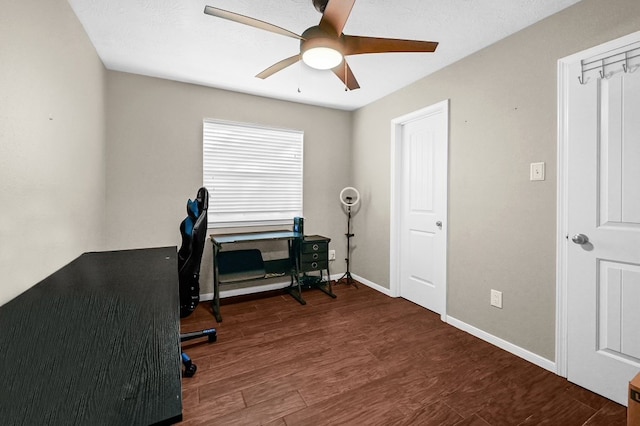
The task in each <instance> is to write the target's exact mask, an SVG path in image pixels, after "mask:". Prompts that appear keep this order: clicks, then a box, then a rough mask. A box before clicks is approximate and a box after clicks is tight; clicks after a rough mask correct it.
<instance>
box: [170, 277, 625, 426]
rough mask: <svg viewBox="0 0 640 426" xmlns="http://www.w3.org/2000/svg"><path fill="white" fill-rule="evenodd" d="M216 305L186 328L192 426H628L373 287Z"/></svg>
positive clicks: (204, 307) (619, 412) (573, 391)
mask: <svg viewBox="0 0 640 426" xmlns="http://www.w3.org/2000/svg"><path fill="white" fill-rule="evenodd" d="M334 292H335V293H336V294H337V296H338V297H337V299H331V298H330V297H328V296H327V295H325V294H323V293H321V292H320V291H318V290H310V291H307V292H305V293H304V298H305V299H306V300H307V305H306V306H302V305H300V304H298V303H297V302H296V301H294V300H293V299H292V298H291V297H290V296H288V295H275V296H271V297H266V298H259V299H255V300H247V301H242V302H240V303H234V304H229V305H223V306H222V308H221V311H222V315H223V322H222V323H221V324H217V325H216V323H215V320H214V318H213V316H212V314H211V310H210V303H209V302H205V303H201V304H200V305H199V306H198V309H197V310H196V311H195V312H194V313H193V314H192V315H191V316H189V317H188V318H184V319H183V320H182V322H181V328H182V331H183V332H188V331H194V330H198V329H202V328H209V327H211V326H215V327H216V328H217V329H218V342H217V343H213V344H208V343H206V341H205V342H197V341H196V342H193V341H192V342H186V343H184V344H183V348H184V349H185V351H186V352H187V353H188V354H189V355H190V356H191V357H192V358H193V360H194V362H195V363H196V364H197V366H198V372H197V373H196V375H195V377H192V378H183V379H182V386H183V405H184V410H183V417H184V419H183V422H182V423H181V424H182V425H189V426H191V425H200V424H206V425H225V426H228V425H272V426H276V425H278V426H282V425H287V426H293V425H314V426H316V425H329V424H331V425H385V426H386V425H456V426H488V425H490V426H502V425H526V426H529V425H559V426H560V425H561V426H573V425H576V426H578V425H585V426H600V425H602V426H617V425H619V426H625V425H626V408H625V407H623V406H621V405H618V404H616V403H614V402H611V401H609V400H607V399H605V398H602V397H600V396H598V395H596V394H593V393H591V392H589V391H587V390H584V389H582V388H580V387H578V386H576V385H574V384H572V383H569V382H568V381H567V380H565V379H563V378H561V377H559V376H556V375H555V374H553V373H550V372H548V371H546V370H544V369H542V368H539V367H537V366H535V365H533V364H531V363H529V362H527V361H524V360H522V359H521V358H518V357H516V356H514V355H511V354H510V353H508V352H505V351H503V350H501V349H499V348H497V347H495V346H492V345H490V344H489V343H486V342H484V341H482V340H480V339H477V338H475V337H473V336H471V335H469V334H467V333H465V332H463V331H460V330H458V329H456V328H454V327H451V326H449V325H447V324H445V323H443V322H442V321H441V320H440V317H439V316H438V315H436V314H434V313H432V312H430V311H428V310H426V309H423V308H421V307H419V306H417V305H414V304H412V303H410V302H408V301H406V300H404V299H400V298H398V299H394V298H390V297H387V296H385V295H383V294H381V293H379V292H377V291H375V290H372V289H370V288H368V287H366V286H365V285H362V284H360V285H359V286H358V288H355V287H353V286H346V285H344V284H340V285H336V286H334Z"/></svg>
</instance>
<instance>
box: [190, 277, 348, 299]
mask: <svg viewBox="0 0 640 426" xmlns="http://www.w3.org/2000/svg"><path fill="white" fill-rule="evenodd" d="M341 276H342V275H340V274H335V275H331V279H332V280H337V279H338V278H340V277H341ZM289 285H291V282H290V281H281V282H277V283H269V284H261V285H253V286H251V287H243V288H233V289H228V290H222V289H221V290H220V299H224V298H227V297H234V296H245V295H247V294H254V293H262V292H265V291H271V290H281V289H283V288H287V287H289ZM209 300H213V293H201V294H200V301H201V302H206V301H209Z"/></svg>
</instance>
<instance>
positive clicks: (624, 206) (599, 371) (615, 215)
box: [566, 50, 640, 405]
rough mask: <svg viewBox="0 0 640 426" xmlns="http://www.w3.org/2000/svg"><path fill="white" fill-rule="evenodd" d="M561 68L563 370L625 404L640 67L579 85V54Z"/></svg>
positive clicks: (631, 344) (636, 278)
mask: <svg viewBox="0 0 640 426" xmlns="http://www.w3.org/2000/svg"><path fill="white" fill-rule="evenodd" d="M639 51H640V50H639ZM591 54H593V52H591ZM585 59H586V58H585ZM628 70H629V71H631V70H630V69H628ZM600 71H603V72H604V75H605V77H606V78H602V76H601V75H600ZM568 74H569V75H573V78H572V79H569V80H568V81H569V85H568V109H567V118H568V123H567V144H568V146H567V152H568V157H567V162H566V164H567V180H566V182H567V204H566V205H567V225H566V237H567V247H566V260H567V263H566V274H567V275H566V276H567V378H568V379H569V380H570V381H572V382H574V383H576V384H578V385H580V386H583V387H585V388H588V389H590V390H592V391H595V392H597V393H599V394H601V395H603V396H605V397H607V398H609V399H612V400H614V401H616V402H618V403H620V404H624V405H627V385H628V382H629V380H631V379H632V378H633V376H634V375H635V374H636V373H637V372H638V371H640V72H628V73H625V72H624V71H623V68H622V66H621V65H620V64H618V65H617V66H616V67H614V66H611V67H608V68H604V69H602V70H595V72H593V71H592V72H590V73H588V74H585V75H584V79H583V83H585V84H581V83H580V82H579V81H578V79H577V78H575V77H577V76H582V64H581V62H580V60H578V61H576V62H574V63H573V64H571V65H570V66H569V73H568ZM581 78H582V77H581Z"/></svg>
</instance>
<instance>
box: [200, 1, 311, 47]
mask: <svg viewBox="0 0 640 426" xmlns="http://www.w3.org/2000/svg"><path fill="white" fill-rule="evenodd" d="M204 13H206V14H207V15H211V16H215V17H217V18H222V19H227V20H229V21H233V22H238V23H240V24H244V25H249V26H250V27H254V28H259V29H261V30H265V31H270V32H272V33H276V34H280V35H283V36H287V37H292V38H297V39H298V40H303V38H302V37H300V36H299V35H298V34H296V33H293V32H291V31H289V30H285V29H284V28H280V27H278V26H277V25H273V24H270V23H268V22H264V21H261V20H259V19H255V18H250V17H248V16H244V15H240V14H239V13H234V12H229V11H226V10H222V9H218V8H217V7H211V6H205V8H204Z"/></svg>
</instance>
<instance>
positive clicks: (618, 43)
mask: <svg viewBox="0 0 640 426" xmlns="http://www.w3.org/2000/svg"><path fill="white" fill-rule="evenodd" d="M638 41H640V31H638V32H635V33H631V34H629V35H626V36H623V37H620V38H617V39H615V40H611V41H608V42H605V43H602V44H600V45H598V46H594V47H591V48H589V49H586V50H583V51H581V52H578V53H575V54H573V55H569V56H567V57H564V58H561V59H559V60H558V152H557V164H558V173H557V179H558V180H557V206H558V207H557V216H556V221H557V225H556V230H557V233H556V374H558V375H559V376H562V377H567V372H568V356H567V350H568V337H569V336H568V328H567V322H568V319H569V318H568V304H569V300H568V297H567V288H568V277H567V273H568V271H567V251H568V246H569V242H568V241H569V240H568V238H569V234H568V229H569V228H568V225H569V223H568V217H567V216H568V204H567V203H568V195H569V194H568V174H567V170H568V161H569V150H568V148H569V146H568V145H569V134H568V131H569V129H568V117H569V98H568V90H569V80H571V79H574V78H578V76H576V75H573V74H571V73H570V72H569V67H570V66H571V64H573V63H575V62H577V61H579V60H580V59H584V58H585V57H592V56H596V55H598V54H601V53H605V52H607V51H610V50H614V49H618V48H621V47H624V46H626V45H629V44H632V43H636V42H638ZM587 84H589V83H588V82H587ZM591 84H595V83H593V82H592V83H591Z"/></svg>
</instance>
